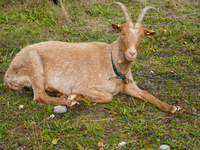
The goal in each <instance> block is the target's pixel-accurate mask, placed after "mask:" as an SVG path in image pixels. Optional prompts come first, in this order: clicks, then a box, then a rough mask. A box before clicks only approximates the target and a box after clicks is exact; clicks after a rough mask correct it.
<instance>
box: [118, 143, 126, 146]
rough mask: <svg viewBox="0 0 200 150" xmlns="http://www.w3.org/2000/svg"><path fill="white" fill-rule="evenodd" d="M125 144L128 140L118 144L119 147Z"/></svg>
mask: <svg viewBox="0 0 200 150" xmlns="http://www.w3.org/2000/svg"><path fill="white" fill-rule="evenodd" d="M125 144H126V142H121V143H119V144H118V146H119V147H122V146H124V145H125Z"/></svg>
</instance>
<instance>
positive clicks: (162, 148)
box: [158, 145, 170, 150]
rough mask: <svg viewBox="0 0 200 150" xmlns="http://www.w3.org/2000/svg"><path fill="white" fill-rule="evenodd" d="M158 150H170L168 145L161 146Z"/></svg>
mask: <svg viewBox="0 0 200 150" xmlns="http://www.w3.org/2000/svg"><path fill="white" fill-rule="evenodd" d="M158 150H170V147H169V146H168V145H161V146H160V147H159V148H158Z"/></svg>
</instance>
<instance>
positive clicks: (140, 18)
mask: <svg viewBox="0 0 200 150" xmlns="http://www.w3.org/2000/svg"><path fill="white" fill-rule="evenodd" d="M150 9H153V10H156V11H157V12H158V10H157V9H155V8H154V7H151V6H147V7H145V8H144V9H143V10H142V11H141V13H140V15H139V16H138V19H137V22H140V23H141V22H142V20H143V18H144V15H145V14H146V12H147V11H148V10H150Z"/></svg>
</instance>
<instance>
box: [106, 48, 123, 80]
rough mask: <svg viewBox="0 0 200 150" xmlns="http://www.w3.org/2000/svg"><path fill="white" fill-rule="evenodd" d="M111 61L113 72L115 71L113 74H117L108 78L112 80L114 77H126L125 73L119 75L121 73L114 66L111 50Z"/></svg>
mask: <svg viewBox="0 0 200 150" xmlns="http://www.w3.org/2000/svg"><path fill="white" fill-rule="evenodd" d="M111 61H112V67H113V70H114V72H115V74H116V75H117V76H115V77H112V78H109V80H112V79H115V78H121V79H124V78H126V74H125V75H121V74H120V73H119V71H118V70H117V68H116V67H115V64H114V62H113V58H112V52H111Z"/></svg>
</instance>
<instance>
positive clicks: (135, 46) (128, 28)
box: [111, 2, 158, 63]
mask: <svg viewBox="0 0 200 150" xmlns="http://www.w3.org/2000/svg"><path fill="white" fill-rule="evenodd" d="M111 5H118V6H119V7H120V8H121V9H122V11H123V13H124V15H125V18H126V23H125V24H123V25H115V24H112V28H113V29H114V30H116V31H119V32H120V36H119V44H120V49H121V51H122V52H123V57H122V58H120V60H119V63H122V62H124V61H125V59H126V60H127V61H134V60H135V58H136V57H137V53H138V51H139V49H140V44H141V42H142V38H143V37H144V36H149V35H155V34H156V32H154V31H150V30H147V29H144V28H143V27H142V24H141V22H142V20H143V18H144V15H145V13H146V12H147V11H148V10H150V9H154V10H156V11H158V10H157V9H155V8H153V7H150V6H147V7H145V8H144V9H143V10H142V12H141V13H140V15H139V17H138V19H137V21H136V23H133V22H132V20H131V16H130V14H129V12H128V10H127V9H126V7H125V6H124V5H123V4H121V3H119V2H114V3H112V4H111Z"/></svg>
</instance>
